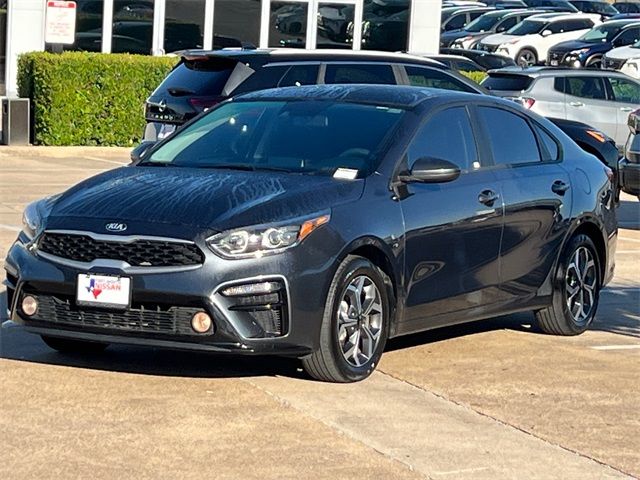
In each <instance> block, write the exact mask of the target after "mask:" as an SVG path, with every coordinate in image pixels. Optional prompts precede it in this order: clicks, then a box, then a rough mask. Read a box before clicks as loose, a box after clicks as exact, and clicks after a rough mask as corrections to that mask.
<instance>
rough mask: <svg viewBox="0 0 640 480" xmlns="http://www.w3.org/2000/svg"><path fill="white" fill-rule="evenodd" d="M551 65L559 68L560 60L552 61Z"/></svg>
mask: <svg viewBox="0 0 640 480" xmlns="http://www.w3.org/2000/svg"><path fill="white" fill-rule="evenodd" d="M549 63H550V64H551V66H552V67H557V66H558V60H551V61H550V62H549Z"/></svg>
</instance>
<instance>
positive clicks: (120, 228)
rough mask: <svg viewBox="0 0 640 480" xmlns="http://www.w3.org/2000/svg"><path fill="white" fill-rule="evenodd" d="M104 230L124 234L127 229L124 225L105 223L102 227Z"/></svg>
mask: <svg viewBox="0 0 640 480" xmlns="http://www.w3.org/2000/svg"><path fill="white" fill-rule="evenodd" d="M104 228H105V229H106V230H107V231H108V232H124V231H125V230H126V229H127V224H126V223H118V222H112V223H107V224H106V225H105V226H104Z"/></svg>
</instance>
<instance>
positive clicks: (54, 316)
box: [25, 295, 213, 336]
mask: <svg viewBox="0 0 640 480" xmlns="http://www.w3.org/2000/svg"><path fill="white" fill-rule="evenodd" d="M32 296H34V297H36V299H37V301H38V311H37V312H36V314H35V315H34V316H33V317H25V318H29V319H30V320H36V321H40V322H48V323H55V324H59V325H73V326H78V327H85V328H97V329H104V330H111V331H118V332H123V331H127V332H143V333H160V334H173V335H195V336H202V335H211V334H212V333H213V332H212V331H209V332H207V333H203V334H198V333H196V332H194V331H193V330H192V329H191V317H193V315H194V314H195V313H196V312H200V311H202V309H201V308H187V307H175V306H170V307H165V308H163V307H161V306H159V305H156V306H155V307H150V306H147V307H146V308H145V306H143V305H139V306H138V307H137V308H132V309H128V310H122V311H120V310H102V309H94V308H84V307H82V308H80V307H77V306H76V305H75V303H74V302H73V301H72V300H71V299H70V298H65V297H56V296H48V295H32Z"/></svg>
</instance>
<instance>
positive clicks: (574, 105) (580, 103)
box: [569, 102, 584, 107]
mask: <svg viewBox="0 0 640 480" xmlns="http://www.w3.org/2000/svg"><path fill="white" fill-rule="evenodd" d="M569 105H571V106H572V107H584V103H582V102H571V103H570V104H569Z"/></svg>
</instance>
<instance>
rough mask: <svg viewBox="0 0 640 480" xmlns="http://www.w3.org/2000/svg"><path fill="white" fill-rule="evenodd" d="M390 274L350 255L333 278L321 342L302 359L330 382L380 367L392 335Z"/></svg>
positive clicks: (361, 375)
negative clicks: (388, 338)
mask: <svg viewBox="0 0 640 480" xmlns="http://www.w3.org/2000/svg"><path fill="white" fill-rule="evenodd" d="M387 282H388V277H387V276H386V275H385V273H384V272H383V271H382V270H380V269H379V268H378V267H376V266H375V265H374V264H373V263H371V262H370V261H369V260H367V259H366V258H362V257H357V256H353V255H350V256H348V257H347V258H346V259H345V260H343V261H342V263H341V264H340V266H339V267H338V270H337V271H336V274H335V276H334V278H333V281H332V282H331V287H330V288H329V294H328V297H327V302H326V305H325V311H324V316H323V320H322V327H321V330H320V345H319V347H318V349H317V350H316V351H315V352H313V353H312V354H311V355H308V356H307V357H304V358H303V359H302V365H303V367H304V369H305V371H306V372H307V373H308V374H309V375H310V376H311V377H313V378H315V379H317V380H322V381H325V382H339V383H346V382H357V381H360V380H363V379H365V378H367V377H368V376H369V375H371V373H372V372H373V371H374V370H375V368H376V366H377V365H378V362H379V360H380V357H381V356H382V352H383V350H384V346H385V343H386V341H387V336H388V334H389V323H390V322H389V317H390V313H389V312H390V311H391V309H390V302H389V296H388V294H387V286H386V283H387Z"/></svg>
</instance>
